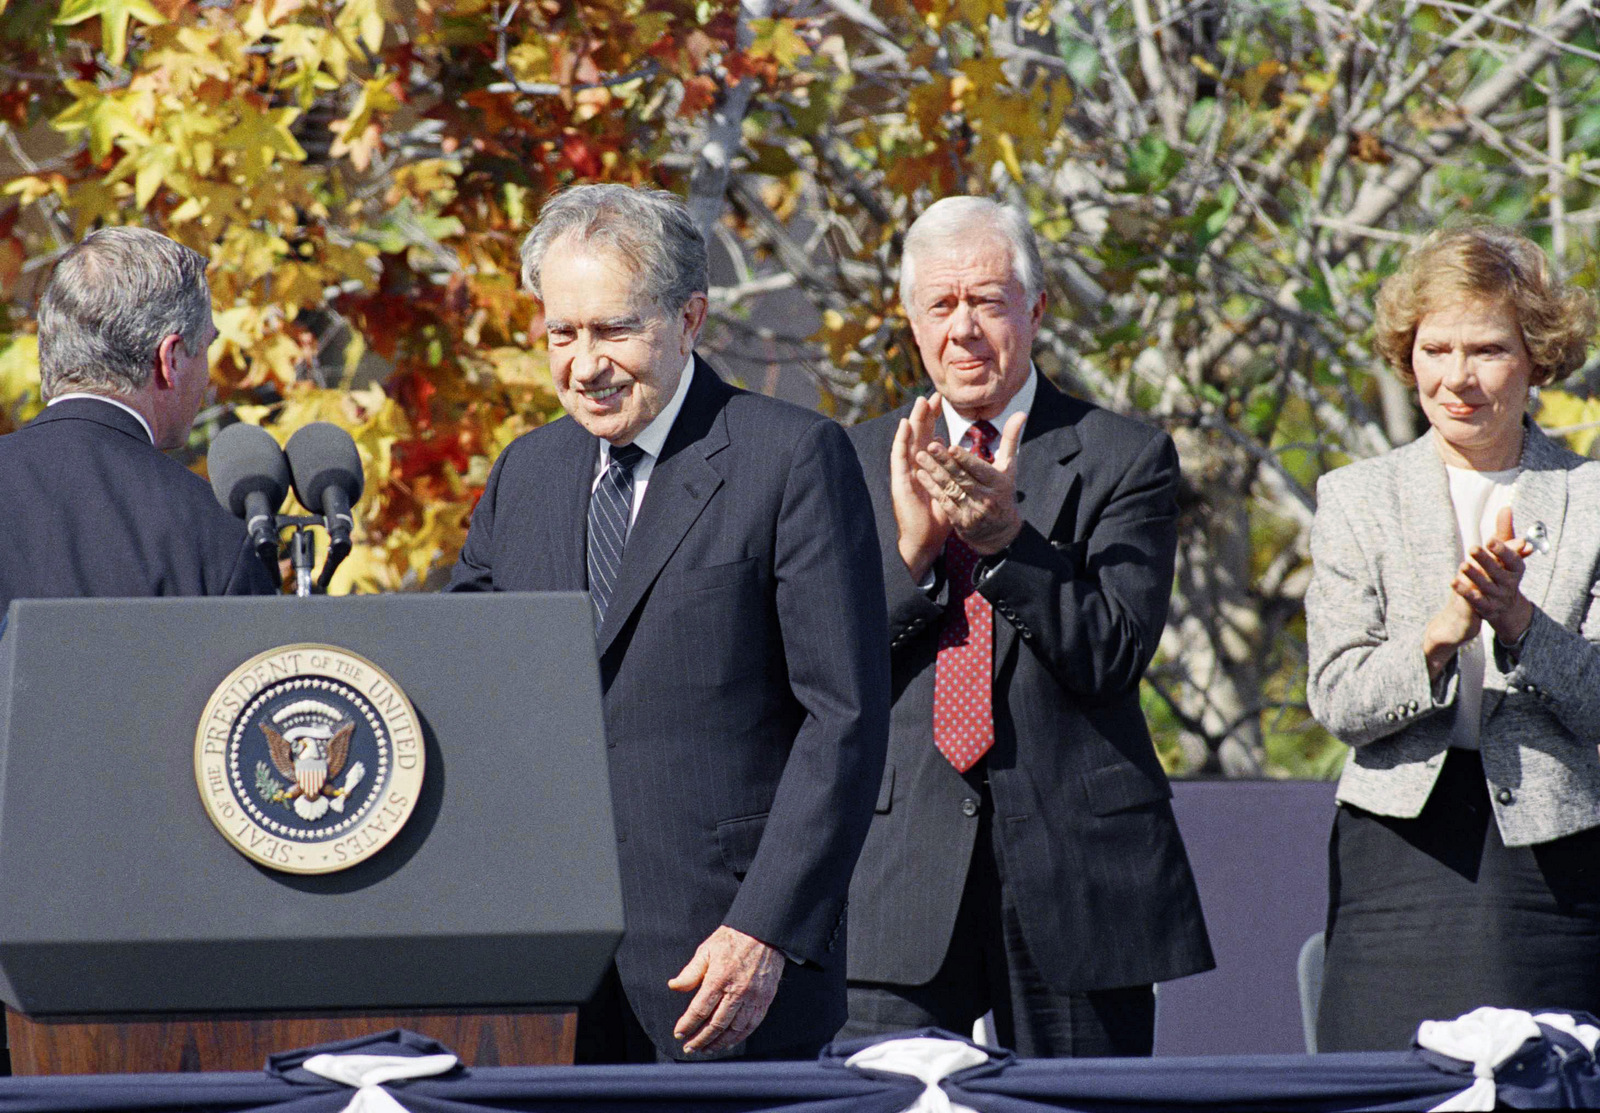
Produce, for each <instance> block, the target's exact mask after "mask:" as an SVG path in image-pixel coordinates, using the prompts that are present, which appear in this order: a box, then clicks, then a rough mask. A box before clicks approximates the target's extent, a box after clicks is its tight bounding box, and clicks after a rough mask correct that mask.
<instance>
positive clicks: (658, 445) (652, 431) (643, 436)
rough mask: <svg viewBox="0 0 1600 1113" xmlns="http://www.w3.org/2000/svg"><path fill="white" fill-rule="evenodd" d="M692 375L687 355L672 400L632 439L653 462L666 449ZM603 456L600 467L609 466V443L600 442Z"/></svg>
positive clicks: (691, 365) (692, 360)
mask: <svg viewBox="0 0 1600 1113" xmlns="http://www.w3.org/2000/svg"><path fill="white" fill-rule="evenodd" d="M693 375H694V353H693V352H690V353H689V359H688V360H687V361H686V362H685V363H684V365H683V374H681V375H679V376H678V389H677V390H675V391H673V392H672V399H671V400H670V401H669V402H668V403H667V406H666V408H665V409H664V410H662V411H661V412H660V413H658V414H656V417H655V420H654V421H652V422H651V423H650V424H649V425H646V426H645V427H644V432H642V433H640V434H639V435H638V436H637V437H634V438H633V443H634V444H635V445H636V446H638V447H639V448H642V449H644V451H645V452H646V453H647V454H649V456H650V459H652V460H655V459H657V458H658V457H660V455H661V450H662V449H663V448H665V447H667V434H668V433H671V432H672V423H673V422H674V421H677V420H678V411H679V410H681V409H683V400H684V399H685V398H687V397H688V396H689V379H690V378H691V377H692V376H693ZM600 443H601V446H602V449H603V456H602V459H601V462H600V463H601V467H609V466H610V465H611V442H610V441H601V442H600Z"/></svg>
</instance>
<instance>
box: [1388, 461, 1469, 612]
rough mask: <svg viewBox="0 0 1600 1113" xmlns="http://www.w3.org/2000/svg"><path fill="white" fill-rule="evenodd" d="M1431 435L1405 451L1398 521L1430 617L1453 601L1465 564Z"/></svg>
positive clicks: (1400, 473)
mask: <svg viewBox="0 0 1600 1113" xmlns="http://www.w3.org/2000/svg"><path fill="white" fill-rule="evenodd" d="M1436 436H1438V434H1437V433H1435V432H1433V431H1432V430H1429V431H1428V432H1427V433H1426V434H1424V435H1423V436H1421V437H1418V438H1417V439H1416V440H1414V441H1412V442H1411V443H1410V444H1408V445H1406V446H1405V447H1404V448H1402V449H1400V452H1401V454H1402V455H1401V458H1400V461H1399V464H1400V466H1399V468H1398V476H1397V478H1398V483H1397V486H1398V487H1399V506H1398V510H1399V519H1398V522H1397V525H1398V527H1399V528H1398V529H1397V530H1396V532H1397V533H1399V534H1400V536H1401V538H1403V539H1404V541H1403V543H1404V545H1405V551H1406V558H1407V563H1408V564H1409V565H1410V567H1411V574H1412V581H1413V584H1412V586H1413V588H1414V589H1415V592H1416V595H1417V598H1419V599H1421V600H1422V601H1423V607H1424V609H1425V610H1426V611H1427V613H1428V614H1430V615H1431V614H1433V613H1435V612H1436V611H1438V610H1439V609H1440V608H1441V607H1443V606H1444V605H1445V603H1447V602H1448V601H1449V599H1450V581H1451V580H1453V579H1455V577H1456V570H1457V569H1458V568H1459V566H1460V564H1461V560H1462V552H1461V533H1460V531H1459V529H1458V528H1457V526H1456V513H1455V504H1454V503H1453V502H1451V500H1450V480H1449V477H1448V476H1447V475H1446V473H1445V470H1444V460H1443V459H1441V458H1440V456H1439V450H1438V447H1437V446H1436V445H1435V444H1434V438H1435V437H1436Z"/></svg>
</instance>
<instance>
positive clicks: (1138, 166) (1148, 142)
mask: <svg viewBox="0 0 1600 1113" xmlns="http://www.w3.org/2000/svg"><path fill="white" fill-rule="evenodd" d="M1181 169H1183V155H1181V154H1179V153H1178V152H1177V151H1175V150H1173V149H1172V148H1171V147H1169V146H1168V145H1167V141H1166V140H1165V139H1162V138H1161V137H1160V136H1159V135H1154V134H1151V135H1146V136H1144V137H1143V138H1141V139H1140V140H1139V142H1137V143H1135V144H1134V145H1133V146H1132V147H1131V148H1129V150H1128V185H1129V187H1130V188H1131V189H1133V190H1135V191H1137V192H1140V193H1157V192H1160V191H1161V190H1163V189H1165V188H1166V187H1167V185H1168V183H1170V182H1171V181H1172V179H1173V178H1174V177H1175V176H1176V175H1177V173H1178V171H1179V170H1181Z"/></svg>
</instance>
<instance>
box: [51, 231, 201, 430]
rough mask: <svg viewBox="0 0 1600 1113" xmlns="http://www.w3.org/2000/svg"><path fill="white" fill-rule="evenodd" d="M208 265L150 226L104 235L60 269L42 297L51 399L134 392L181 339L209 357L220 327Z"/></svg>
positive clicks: (88, 240) (95, 235) (89, 240)
mask: <svg viewBox="0 0 1600 1113" xmlns="http://www.w3.org/2000/svg"><path fill="white" fill-rule="evenodd" d="M211 323H212V322H211V288H210V287H209V286H208V285H206V258H205V256H204V255H201V254H200V253H199V252H197V251H191V250H190V249H189V248H187V247H184V246H183V245H182V244H180V243H177V242H176V241H174V240H170V239H168V238H167V237H166V236H163V235H161V234H160V233H159V232H152V231H150V230H149V229H148V228H102V229H100V230H99V231H97V232H91V233H90V234H89V235H88V236H86V237H84V240H83V242H82V243H80V244H78V245H77V246H76V247H74V248H72V249H71V250H70V251H68V252H67V253H66V254H65V255H63V256H62V257H61V261H60V262H59V263H57V264H56V269H55V273H54V274H52V275H51V276H50V284H49V285H48V286H46V287H45V291H44V295H43V297H41V298H40V299H39V371H40V378H41V379H42V385H43V389H44V396H45V398H47V399H49V398H53V397H54V396H56V395H57V394H63V393H66V392H67V391H69V390H79V389H82V390H92V391H96V392H100V393H105V394H114V395H117V394H120V395H127V394H133V393H135V392H137V391H139V390H142V389H144V387H145V386H146V385H147V384H148V383H149V382H150V375H151V371H152V369H153V368H154V366H155V355H156V349H157V348H159V347H160V346H161V342H162V341H163V340H165V339H166V338H167V337H169V336H171V335H173V334H174V333H176V334H177V335H178V338H179V339H180V340H182V341H183V347H184V351H186V352H187V353H189V354H190V355H198V354H200V345H201V342H202V341H203V340H204V339H205V337H206V333H207V331H208V330H209V328H210V326H211Z"/></svg>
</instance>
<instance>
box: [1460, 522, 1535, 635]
mask: <svg viewBox="0 0 1600 1113" xmlns="http://www.w3.org/2000/svg"><path fill="white" fill-rule="evenodd" d="M1515 537H1516V533H1515V531H1514V530H1513V528H1512V524H1511V508H1510V507H1509V506H1507V507H1503V508H1502V509H1501V510H1500V513H1499V515H1497V516H1496V518H1495V528H1494V533H1493V535H1492V536H1490V538H1489V542H1488V544H1487V545H1486V546H1481V547H1479V546H1474V548H1473V550H1472V551H1471V552H1470V553H1468V554H1467V559H1466V560H1464V561H1462V562H1461V571H1460V572H1459V573H1458V574H1457V575H1456V578H1455V580H1454V581H1453V582H1452V583H1451V585H1450V586H1451V587H1452V588H1454V589H1455V593H1456V594H1457V595H1458V596H1460V597H1461V598H1462V599H1465V600H1466V601H1467V603H1468V604H1469V605H1470V606H1471V607H1472V610H1473V611H1474V613H1475V614H1476V616H1477V617H1478V618H1481V619H1482V620H1483V621H1484V622H1487V623H1488V624H1489V625H1490V626H1492V627H1493V628H1494V632H1495V636H1496V637H1498V638H1499V639H1500V640H1501V641H1502V642H1505V643H1506V644H1508V645H1509V644H1510V643H1512V642H1514V641H1516V640H1517V639H1518V638H1520V637H1522V635H1523V634H1524V633H1525V632H1526V631H1527V629H1528V623H1530V622H1532V621H1533V604H1532V603H1530V602H1529V601H1528V597H1527V596H1525V595H1523V594H1522V572H1523V569H1524V567H1525V566H1524V564H1523V560H1522V558H1523V557H1525V556H1527V555H1528V554H1529V553H1530V552H1531V551H1532V546H1530V545H1529V544H1528V543H1527V542H1526V541H1521V540H1513V539H1514V538H1515Z"/></svg>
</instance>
